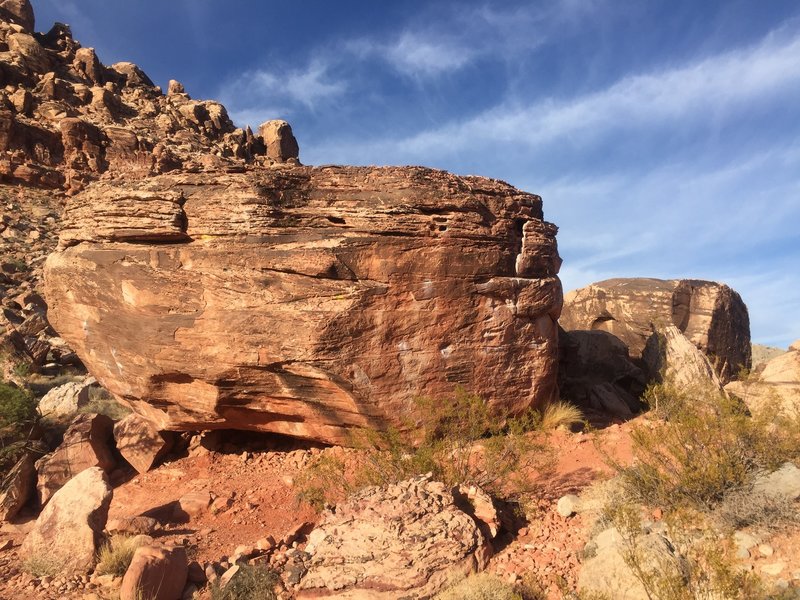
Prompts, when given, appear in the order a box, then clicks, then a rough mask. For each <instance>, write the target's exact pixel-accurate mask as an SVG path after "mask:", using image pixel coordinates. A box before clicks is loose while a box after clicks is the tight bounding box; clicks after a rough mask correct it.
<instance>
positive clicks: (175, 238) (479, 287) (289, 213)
mask: <svg viewBox="0 0 800 600" xmlns="http://www.w3.org/2000/svg"><path fill="white" fill-rule="evenodd" d="M242 171H243V172H225V171H219V172H203V173H180V174H178V173H170V174H165V175H160V176H157V177H152V178H148V179H130V180H127V181H123V180H116V181H112V182H98V183H95V184H92V185H91V186H89V187H88V188H87V190H85V191H84V192H82V193H81V194H79V195H78V196H76V197H74V198H73V199H72V200H71V201H70V204H69V206H68V208H67V210H66V221H65V224H64V227H63V229H62V232H61V238H60V248H59V250H58V251H57V252H55V253H54V254H52V255H51V256H50V258H49V259H48V261H47V264H46V267H45V278H46V292H47V299H48V303H49V307H50V310H49V313H48V316H49V319H50V321H51V323H52V325H53V326H54V327H55V329H56V330H57V331H58V332H59V333H60V334H61V336H63V337H64V338H65V339H66V340H67V341H68V342H69V343H70V345H71V346H72V347H73V348H75V350H76V351H77V352H78V354H79V356H80V357H81V359H82V360H83V361H84V363H85V364H86V365H87V367H88V368H89V370H90V371H91V373H92V374H93V375H94V376H95V377H97V379H98V380H99V381H100V382H101V383H102V385H103V386H104V387H106V388H107V389H109V390H110V391H111V392H112V393H113V394H115V395H116V396H117V397H118V398H120V399H122V400H124V401H126V402H127V403H129V404H130V405H131V406H132V407H133V408H134V409H135V410H136V411H137V412H139V413H141V414H142V415H144V416H145V417H147V418H148V419H150V420H152V421H154V422H155V423H156V425H157V426H158V427H159V428H160V429H175V430H181V429H187V430H197V429H213V428H238V429H249V430H261V431H271V432H279V433H283V434H288V435H292V436H296V437H301V438H308V439H314V440H319V441H323V442H330V443H345V444H346V443H349V442H352V441H353V433H354V432H356V431H358V430H359V429H361V428H369V429H384V428H386V427H387V426H388V425H394V426H400V427H407V426H409V423H413V422H414V419H415V403H414V399H415V398H417V397H421V396H428V397H433V398H443V399H444V398H446V397H447V396H448V395H449V394H452V393H453V391H454V390H455V389H456V387H457V386H462V387H464V388H465V389H467V390H468V391H471V392H474V393H477V394H479V395H481V396H482V397H483V398H484V399H485V400H486V401H488V402H489V403H490V404H491V405H492V406H493V407H494V408H495V409H496V410H497V411H498V413H499V414H514V413H518V412H520V411H523V410H525V409H526V408H528V407H530V406H532V405H536V404H541V403H544V402H547V401H550V400H552V399H553V398H555V397H556V396H557V385H556V369H557V351H558V349H557V345H558V333H557V326H556V321H557V319H558V317H559V314H560V311H561V304H562V294H561V284H560V282H559V279H558V277H557V273H558V269H559V266H560V262H561V261H560V259H559V257H558V251H557V247H556V238H555V236H556V227H555V226H554V225H552V224H550V223H547V222H545V221H544V220H543V216H542V201H541V198H539V197H538V196H534V195H532V194H528V193H524V192H521V191H519V190H517V189H514V188H513V187H511V186H509V185H507V184H505V183H502V182H499V181H496V180H492V179H486V178H481V177H457V176H454V175H451V174H448V173H445V172H441V171H434V170H430V169H424V168H417V167H404V168H392V167H388V168H372V167H320V168H310V167H302V166H297V165H283V166H280V167H273V168H271V169H267V168H263V169H250V168H248V169H247V170H242Z"/></svg>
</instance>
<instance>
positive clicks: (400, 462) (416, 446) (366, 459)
mask: <svg viewBox="0 0 800 600" xmlns="http://www.w3.org/2000/svg"><path fill="white" fill-rule="evenodd" d="M416 404H417V408H418V412H419V414H420V415H421V420H420V422H418V423H414V424H409V425H408V427H407V429H406V430H405V431H400V430H398V429H394V428H393V429H390V430H389V431H388V432H386V433H379V432H365V433H360V434H358V438H357V439H355V440H354V442H353V444H352V445H353V446H354V447H356V448H358V449H360V451H361V452H360V453H359V455H358V456H357V458H355V459H354V460H351V461H346V460H344V458H343V457H340V456H334V455H330V454H323V455H321V456H319V457H318V458H316V459H315V460H313V461H312V462H311V464H310V465H309V466H308V467H307V468H306V471H305V473H304V474H303V475H302V477H301V479H300V482H299V483H298V488H299V492H298V498H299V499H301V500H304V501H307V502H309V503H311V504H313V505H314V506H316V507H318V508H322V507H323V506H324V505H326V504H335V502H336V501H338V500H342V499H344V498H346V497H347V496H349V495H350V494H352V493H354V492H356V491H358V490H360V489H362V488H363V487H366V486H370V485H378V486H380V485H386V484H389V483H396V482H398V481H402V480H404V479H408V478H409V477H413V476H417V475H421V474H425V473H430V474H431V475H432V477H433V478H434V479H436V480H438V481H443V482H445V483H446V484H448V485H450V486H456V485H476V486H478V487H480V488H482V489H484V490H486V491H488V492H489V493H491V494H492V495H493V496H494V497H495V498H502V499H506V500H513V501H522V502H524V495H525V494H526V493H531V492H532V491H533V486H534V483H533V475H534V474H535V473H541V472H542V471H544V470H546V469H548V468H549V467H550V463H549V458H550V454H549V452H548V448H547V446H546V444H544V443H543V442H541V441H537V440H536V439H535V438H534V437H533V436H531V435H530V434H531V433H533V432H536V431H539V432H541V431H548V430H553V429H556V428H558V427H567V428H568V427H572V426H575V425H579V424H582V422H583V421H582V415H581V412H580V410H579V409H578V408H577V407H575V406H573V405H570V404H569V403H566V402H563V401H559V402H554V403H552V404H548V405H546V406H545V407H543V408H541V409H535V410H530V411H528V412H526V413H525V414H524V415H521V416H519V417H513V418H508V419H498V418H497V416H496V415H495V414H493V412H492V410H491V409H490V407H489V406H488V405H487V403H486V402H485V401H484V400H483V399H482V398H480V397H479V396H477V395H476V394H471V393H469V392H467V391H466V390H464V389H461V388H459V389H458V390H456V392H455V394H454V395H453V396H452V397H450V398H439V399H433V398H420V399H418V400H417V401H416Z"/></svg>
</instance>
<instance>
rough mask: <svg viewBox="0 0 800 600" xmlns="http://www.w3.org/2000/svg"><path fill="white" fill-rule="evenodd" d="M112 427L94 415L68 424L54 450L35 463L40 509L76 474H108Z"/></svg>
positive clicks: (112, 464) (104, 419) (112, 463)
mask: <svg viewBox="0 0 800 600" xmlns="http://www.w3.org/2000/svg"><path fill="white" fill-rule="evenodd" d="M113 426H114V423H113V421H112V420H111V419H110V418H109V417H107V416H105V415H96V414H84V415H80V416H79V417H78V418H76V419H75V420H74V421H73V422H72V424H71V425H70V426H69V429H67V431H66V432H65V433H64V440H63V441H62V442H61V444H60V445H59V446H58V448H56V449H55V451H54V452H52V453H51V454H48V455H47V456H45V457H43V458H41V459H40V460H39V461H38V462H37V463H36V467H37V472H38V475H39V477H38V482H37V489H38V491H39V501H40V503H41V504H42V506H44V505H45V504H46V503H47V502H49V500H50V498H51V497H52V496H53V495H54V494H55V493H56V492H57V491H58V490H59V489H61V487H62V486H64V485H65V484H66V483H67V482H68V481H69V480H70V479H72V478H73V477H75V475H77V474H78V473H81V472H82V471H84V470H86V469H88V468H90V467H100V468H101V469H103V470H104V471H106V472H109V471H111V469H112V468H113V467H114V465H115V460H114V456H113V454H112V452H111V439H112V428H113Z"/></svg>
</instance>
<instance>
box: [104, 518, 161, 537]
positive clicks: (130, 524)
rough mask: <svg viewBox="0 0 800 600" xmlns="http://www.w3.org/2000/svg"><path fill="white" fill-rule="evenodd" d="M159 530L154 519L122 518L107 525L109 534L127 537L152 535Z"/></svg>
mask: <svg viewBox="0 0 800 600" xmlns="http://www.w3.org/2000/svg"><path fill="white" fill-rule="evenodd" d="M157 529H158V521H156V520H155V519H154V518H153V517H143V516H138V517H121V518H119V519H112V520H111V521H109V522H108V525H106V530H107V531H108V533H110V534H112V535H114V534H117V533H124V534H127V535H150V534H152V533H153V532H154V531H156V530H157Z"/></svg>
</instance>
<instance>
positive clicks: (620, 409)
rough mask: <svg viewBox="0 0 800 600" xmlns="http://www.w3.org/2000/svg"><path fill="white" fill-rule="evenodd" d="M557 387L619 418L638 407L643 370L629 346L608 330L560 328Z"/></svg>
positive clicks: (569, 396) (569, 397) (577, 401)
mask: <svg viewBox="0 0 800 600" xmlns="http://www.w3.org/2000/svg"><path fill="white" fill-rule="evenodd" d="M559 351H560V361H559V373H558V377H559V389H560V391H561V395H562V397H563V398H565V399H567V400H569V401H570V402H572V403H574V404H576V405H578V406H584V407H590V408H593V409H595V410H599V411H601V412H604V413H608V414H612V415H614V416H617V417H621V418H628V417H630V416H632V415H633V414H634V413H635V412H638V411H639V410H640V409H641V408H642V405H641V402H640V401H639V397H640V396H641V394H642V392H644V389H645V387H646V385H647V377H646V375H645V373H644V371H643V370H642V369H641V368H640V367H638V366H637V365H635V364H634V363H633V361H632V360H631V359H630V356H629V355H628V348H627V347H626V346H625V344H624V343H623V342H622V340H620V339H619V338H617V337H615V336H614V335H612V334H610V333H608V332H607V331H591V330H589V331H580V330H577V331H571V332H566V331H564V330H563V329H561V330H560V338H559Z"/></svg>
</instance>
